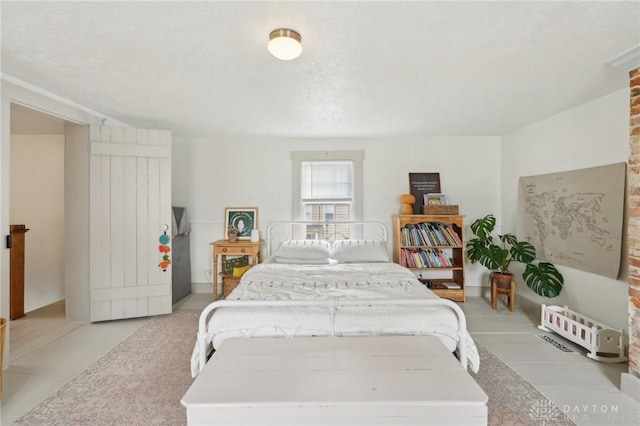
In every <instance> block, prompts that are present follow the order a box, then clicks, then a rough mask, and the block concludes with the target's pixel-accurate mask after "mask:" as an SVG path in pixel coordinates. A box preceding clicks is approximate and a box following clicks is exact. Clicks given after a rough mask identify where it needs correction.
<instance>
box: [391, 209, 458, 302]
mask: <svg viewBox="0 0 640 426" xmlns="http://www.w3.org/2000/svg"><path fill="white" fill-rule="evenodd" d="M463 229H464V223H463V216H460V215H395V216H394V217H393V236H394V244H393V261H394V262H396V263H398V264H400V265H402V266H404V267H406V268H409V269H411V270H412V271H413V272H414V273H415V274H416V276H417V277H418V279H420V281H422V282H423V283H425V284H428V286H430V288H431V290H432V291H433V292H434V293H435V294H437V295H438V296H440V297H445V298H447V299H451V300H454V301H457V302H464V298H465V296H464V244H463V241H464V240H463Z"/></svg>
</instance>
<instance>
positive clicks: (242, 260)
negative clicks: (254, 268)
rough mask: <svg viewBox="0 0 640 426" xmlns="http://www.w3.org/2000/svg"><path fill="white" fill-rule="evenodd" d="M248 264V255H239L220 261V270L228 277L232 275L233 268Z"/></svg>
mask: <svg viewBox="0 0 640 426" xmlns="http://www.w3.org/2000/svg"><path fill="white" fill-rule="evenodd" d="M248 264H249V256H248V255H247V256H240V257H235V258H233V259H228V260H225V261H224V262H223V263H222V272H223V273H224V274H225V275H228V276H230V277H232V276H233V268H238V267H242V266H247V265H248Z"/></svg>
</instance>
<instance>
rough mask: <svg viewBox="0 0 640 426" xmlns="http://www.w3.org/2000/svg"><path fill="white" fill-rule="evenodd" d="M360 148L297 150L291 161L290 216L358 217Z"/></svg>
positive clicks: (313, 218) (318, 218)
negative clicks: (351, 149) (291, 206)
mask: <svg viewBox="0 0 640 426" xmlns="http://www.w3.org/2000/svg"><path fill="white" fill-rule="evenodd" d="M363 159H364V151H322V152H316V151H308V152H307V151H297V152H292V153H291V160H292V162H293V219H294V220H305V221H317V222H326V221H337V222H341V221H353V220H362V160H363Z"/></svg>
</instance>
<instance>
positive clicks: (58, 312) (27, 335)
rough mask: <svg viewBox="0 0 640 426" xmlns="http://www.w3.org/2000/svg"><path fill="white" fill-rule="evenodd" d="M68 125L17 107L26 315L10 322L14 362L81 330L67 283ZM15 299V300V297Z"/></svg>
mask: <svg viewBox="0 0 640 426" xmlns="http://www.w3.org/2000/svg"><path fill="white" fill-rule="evenodd" d="M65 124H66V122H65V120H63V119H60V118H57V117H54V116H52V115H48V114H45V113H43V112H39V111H36V110H34V109H30V108H27V107H25V106H22V105H18V104H14V103H12V104H11V150H10V151H11V156H10V194H9V200H10V203H9V204H10V213H9V220H10V223H11V224H24V225H25V226H26V228H28V229H29V232H28V233H27V234H26V235H25V250H24V256H25V266H24V312H25V314H26V315H25V316H23V317H21V318H16V319H14V320H12V321H10V322H9V328H10V330H11V332H10V333H9V350H10V352H9V361H10V362H11V360H13V359H15V358H17V357H19V356H21V355H23V354H25V353H28V352H30V351H31V350H33V349H35V348H37V347H39V346H41V345H42V344H45V343H47V342H49V341H51V340H53V339H55V338H57V337H58V336H60V335H61V334H64V333H66V332H68V331H69V326H71V329H73V328H75V326H77V325H76V324H71V325H69V324H67V321H66V310H65V303H64V302H65V301H64V295H65V281H64V215H65V211H64V204H65V203H64V199H65V197H64V171H65V164H64V153H65ZM9 297H10V299H13V297H14V295H12V294H10V295H9Z"/></svg>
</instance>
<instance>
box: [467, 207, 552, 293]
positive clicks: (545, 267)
mask: <svg viewBox="0 0 640 426" xmlns="http://www.w3.org/2000/svg"><path fill="white" fill-rule="evenodd" d="M495 226H496V218H495V217H494V216H493V215H491V214H489V215H486V216H485V217H483V218H480V219H477V220H476V221H475V222H473V223H472V224H471V232H473V235H474V236H475V238H472V239H470V240H468V241H467V243H466V249H467V257H468V258H469V260H470V261H471V263H476V262H478V263H480V264H481V265H483V266H484V267H486V268H487V269H489V270H490V271H492V272H491V273H492V274H493V277H495V278H496V280H497V283H498V285H502V286H509V283H510V282H511V279H512V276H513V274H512V273H511V272H510V271H509V265H510V264H511V262H520V263H522V264H524V265H525V270H524V272H523V273H522V278H523V279H524V282H525V283H526V284H527V287H529V288H530V289H531V290H533V291H534V292H535V293H536V294H538V295H540V296H544V297H556V296H558V295H559V294H560V292H561V291H562V284H563V283H564V278H563V277H562V274H560V272H559V271H558V270H557V269H556V267H555V266H554V265H553V264H551V263H549V262H543V261H536V249H535V247H534V246H533V245H532V244H531V243H529V242H527V241H518V239H517V238H516V236H515V235H513V234H503V235H497V236H494V235H493V234H492V233H493V230H494V229H495ZM505 275H506V276H505ZM503 276H504V278H503ZM502 279H504V280H506V281H502Z"/></svg>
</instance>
